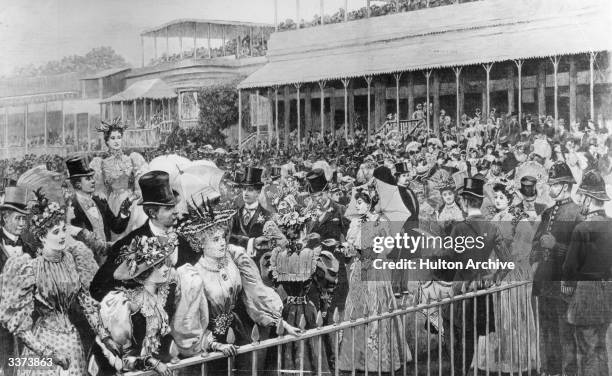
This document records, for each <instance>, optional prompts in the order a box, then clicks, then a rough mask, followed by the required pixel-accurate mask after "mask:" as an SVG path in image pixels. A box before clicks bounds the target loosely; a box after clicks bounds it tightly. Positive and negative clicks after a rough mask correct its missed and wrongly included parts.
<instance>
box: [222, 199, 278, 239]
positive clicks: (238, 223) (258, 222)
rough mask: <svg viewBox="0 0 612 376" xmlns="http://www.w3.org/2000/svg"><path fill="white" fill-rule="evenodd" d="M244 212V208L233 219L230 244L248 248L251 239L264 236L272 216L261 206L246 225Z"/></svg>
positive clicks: (258, 206)
mask: <svg viewBox="0 0 612 376" xmlns="http://www.w3.org/2000/svg"><path fill="white" fill-rule="evenodd" d="M244 210H245V209H244V206H242V207H241V208H240V210H238V211H237V212H236V214H235V215H234V217H233V218H232V221H231V226H230V240H229V243H230V244H234V245H237V246H240V247H243V248H247V245H248V243H249V239H251V238H257V237H259V236H262V235H263V228H264V225H265V224H266V222H267V221H269V220H270V218H271V216H272V214H271V213H270V212H269V211H268V210H266V209H264V208H263V207H262V206H261V205H257V209H255V212H254V213H253V216H252V217H251V218H250V219H249V223H244Z"/></svg>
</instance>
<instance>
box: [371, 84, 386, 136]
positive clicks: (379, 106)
mask: <svg viewBox="0 0 612 376" xmlns="http://www.w3.org/2000/svg"><path fill="white" fill-rule="evenodd" d="M386 100H387V88H386V86H385V85H383V83H382V82H380V81H377V82H375V83H374V121H375V124H374V128H376V126H381V125H382V124H383V123H384V122H385V120H386V117H387V113H386V111H387V109H386V107H387V106H386Z"/></svg>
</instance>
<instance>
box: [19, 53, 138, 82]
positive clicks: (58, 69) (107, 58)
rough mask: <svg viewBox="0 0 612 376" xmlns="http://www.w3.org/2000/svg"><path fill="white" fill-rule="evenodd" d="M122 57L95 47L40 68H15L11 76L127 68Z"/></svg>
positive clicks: (31, 65) (32, 66)
mask: <svg viewBox="0 0 612 376" xmlns="http://www.w3.org/2000/svg"><path fill="white" fill-rule="evenodd" d="M127 65H128V63H127V61H126V60H125V59H124V58H123V56H121V55H119V54H117V52H115V50H114V49H113V48H111V47H97V48H94V49H92V50H91V51H89V52H87V53H86V54H85V55H72V56H65V57H63V58H62V59H60V60H54V61H49V62H47V63H45V64H42V65H40V66H35V65H34V64H30V65H26V66H23V67H19V68H16V69H15V70H14V73H13V75H14V76H18V77H35V76H45V75H54V74H62V73H73V72H76V73H93V72H98V71H101V70H105V69H111V68H120V67H125V66H127Z"/></svg>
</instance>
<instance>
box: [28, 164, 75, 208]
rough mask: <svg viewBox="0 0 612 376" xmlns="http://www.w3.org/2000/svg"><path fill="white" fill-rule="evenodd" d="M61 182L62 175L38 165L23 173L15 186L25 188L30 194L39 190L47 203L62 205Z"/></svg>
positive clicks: (62, 192) (63, 198)
mask: <svg viewBox="0 0 612 376" xmlns="http://www.w3.org/2000/svg"><path fill="white" fill-rule="evenodd" d="M63 182H64V175H63V174H60V173H59V172H54V171H49V170H47V167H46V166H43V165H40V166H36V167H33V168H31V169H29V170H27V171H26V172H24V173H23V174H22V175H21V176H20V177H19V179H18V180H17V186H18V187H22V188H26V189H28V190H29V191H30V192H34V191H36V190H38V189H41V192H42V193H44V195H45V197H46V198H47V199H48V200H49V201H53V202H57V203H58V204H60V205H63V204H64V200H65V197H64V189H62V183H63Z"/></svg>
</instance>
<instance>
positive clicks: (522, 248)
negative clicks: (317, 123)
mask: <svg viewBox="0 0 612 376" xmlns="http://www.w3.org/2000/svg"><path fill="white" fill-rule="evenodd" d="M423 107H424V106H423V105H417V107H416V111H415V112H414V114H412V116H411V117H412V119H414V120H417V121H418V122H417V126H416V127H415V128H414V129H411V130H410V131H409V132H401V131H397V130H395V131H390V132H388V133H387V134H378V135H370V137H369V138H368V136H367V134H366V132H364V131H362V130H360V129H357V130H355V131H353V132H351V137H350V138H349V139H348V140H345V139H344V138H343V137H338V136H337V135H333V134H330V133H328V134H322V135H321V134H312V135H310V137H306V138H302V140H303V144H302V145H297V144H294V146H293V147H292V148H286V149H284V150H278V149H277V148H275V147H272V146H270V145H269V144H268V143H261V144H258V145H257V147H255V148H253V149H251V150H242V151H241V152H239V151H237V150H229V151H225V150H223V149H214V148H213V147H211V146H210V145H206V146H203V145H195V144H190V143H188V144H187V145H182V147H181V149H180V150H167V149H158V150H150V151H147V152H144V153H136V152H132V153H128V152H127V151H124V148H123V146H122V137H123V131H124V125H123V124H122V123H121V122H120V121H115V122H112V123H103V124H102V125H101V126H100V128H99V131H100V132H101V133H102V134H103V139H104V142H105V144H106V146H107V148H108V151H107V152H105V153H97V154H92V155H90V156H88V158H86V157H82V156H79V157H70V158H62V157H58V156H40V157H34V156H27V157H26V158H24V159H22V160H15V159H12V160H4V161H2V162H1V163H2V164H1V165H0V169H1V170H2V171H3V178H4V179H3V184H2V186H3V199H2V204H1V205H0V212H1V213H2V215H1V218H2V231H1V232H0V248H1V251H2V252H0V271H1V273H2V274H1V275H0V280H1V281H2V283H1V284H0V324H1V329H0V330H1V332H0V342H2V343H0V349H2V351H0V353H1V355H2V356H0V360H1V362H2V363H1V364H0V367H3V370H4V373H5V374H12V373H11V372H14V373H16V374H26V373H27V372H30V370H26V369H20V368H18V367H11V366H9V361H10V359H14V358H15V357H18V356H21V357H25V358H33V357H38V358H41V359H43V358H45V359H47V358H48V359H51V360H52V364H51V365H47V366H48V367H46V368H45V367H42V366H40V367H38V368H37V371H36V372H37V373H36V374H53V375H55V374H58V373H57V372H58V370H59V369H60V368H61V369H63V370H64V371H62V372H66V373H65V374H70V375H83V374H86V373H87V372H90V373H93V374H115V373H116V372H125V371H129V370H155V371H156V372H157V373H158V374H160V375H169V374H170V371H169V369H168V364H169V362H170V360H171V359H172V357H173V356H176V353H177V352H178V357H179V358H186V357H190V356H194V355H197V354H201V353H208V352H221V353H223V354H224V355H226V356H228V357H233V356H236V352H237V349H238V347H239V346H240V345H243V344H247V343H250V342H251V340H252V338H251V336H252V332H253V328H254V327H257V328H258V335H259V338H260V339H268V338H274V337H275V336H278V335H284V334H288V335H292V336H297V337H299V335H300V334H301V332H302V330H304V329H306V330H308V329H312V328H316V327H318V326H320V325H327V324H331V323H333V322H334V320H338V319H339V320H340V321H342V320H351V319H355V318H359V317H371V316H375V315H376V314H377V313H378V312H380V310H381V307H383V309H394V308H397V307H398V303H399V302H401V301H405V300H406V299H408V300H410V302H411V303H415V304H416V303H424V302H428V301H430V300H431V299H443V298H445V297H450V296H454V295H459V294H461V293H463V292H465V291H466V290H471V289H487V288H489V287H490V286H491V285H492V284H493V283H502V284H508V283H511V282H516V281H525V282H529V281H532V283H530V284H528V285H527V286H526V287H525V288H521V289H519V290H516V291H513V292H511V291H510V290H507V291H504V292H502V293H501V295H500V296H499V298H498V299H484V298H485V297H484V296H483V297H482V298H483V299H482V300H481V298H478V299H474V300H472V299H468V300H467V301H466V304H464V305H463V311H462V309H461V308H462V307H461V306H462V305H461V304H455V305H454V310H453V309H452V307H451V306H449V305H446V306H444V309H443V310H442V315H441V317H438V316H437V315H435V314H434V312H432V311H433V310H431V311H428V310H425V311H424V313H425V315H426V318H427V320H428V321H427V323H428V324H427V327H428V328H431V329H432V330H434V331H436V332H440V333H442V337H443V338H444V345H445V347H446V348H448V349H452V351H447V352H446V353H445V355H444V356H446V357H450V354H453V356H454V359H453V361H454V362H453V364H454V367H455V368H454V369H455V373H456V374H460V375H461V374H467V373H468V371H469V370H470V368H471V367H473V368H475V369H479V370H482V371H490V372H503V373H512V372H518V371H521V372H527V371H530V370H531V369H536V368H537V367H538V364H537V362H538V361H540V363H541V364H540V365H539V367H540V368H541V370H542V372H543V374H547V375H556V374H561V373H564V374H568V375H572V374H577V373H578V372H582V373H581V374H584V375H604V374H608V363H607V362H608V359H607V357H608V353H609V352H610V351H612V343H607V342H606V333H607V330H608V328H609V323H610V321H612V287H611V286H612V285H611V284H610V281H611V280H612V254H610V251H609V250H610V246H611V245H612V227H611V226H610V223H611V220H610V218H609V217H608V213H610V209H612V208H610V207H609V206H608V203H609V202H610V197H609V194H612V180H611V179H612V173H611V172H612V150H611V149H612V148H610V145H611V141H610V138H609V137H608V133H607V130H606V129H605V127H600V126H598V125H597V124H596V123H594V122H593V121H588V122H586V123H585V124H583V125H582V126H581V125H580V124H571V125H570V126H569V127H566V126H565V125H564V124H563V123H561V122H559V123H560V124H554V121H551V119H549V118H547V117H538V118H535V117H529V116H526V117H525V118H524V119H521V121H519V119H518V117H517V115H516V114H508V115H506V116H500V115H498V114H497V112H496V111H495V110H493V111H492V112H491V113H490V114H489V115H488V116H485V115H483V114H482V113H481V112H480V111H479V110H478V109H476V110H475V111H474V115H473V116H472V117H471V118H469V117H468V116H464V117H463V118H462V119H461V125H460V126H459V127H457V126H456V124H455V122H453V121H452V119H450V117H448V115H446V113H445V112H441V113H440V114H439V116H440V118H439V122H438V123H439V124H440V130H439V134H436V135H434V134H432V133H431V132H429V131H428V129H427V127H426V126H425V123H426V117H427V113H430V114H432V111H431V109H430V110H429V111H424V110H423ZM431 116H433V114H432V115H430V120H431ZM160 160H167V162H166V163H165V164H164V166H166V168H161V167H159V166H161V165H160V164H159V161H160ZM181 163H184V164H181ZM41 165H42V166H41ZM189 174H192V175H189ZM185 176H189V177H188V178H185ZM198 184H200V185H198ZM398 233H399V234H403V233H408V234H410V235H411V236H442V237H444V236H450V237H452V238H456V237H466V236H472V237H474V238H477V237H479V236H481V237H483V239H484V240H483V242H484V247H483V250H482V251H481V252H472V253H470V252H456V250H454V249H452V248H448V247H446V248H445V247H444V246H441V247H438V248H435V247H433V248H432V249H428V248H427V247H426V248H425V249H423V250H422V251H420V252H418V253H416V254H410V253H409V252H404V251H402V250H401V249H400V248H394V247H391V248H385V249H384V250H382V251H380V250H376V247H375V239H377V238H380V237H384V236H393V235H394V234H398ZM434 248H435V249H434ZM416 257H419V258H427V259H431V260H446V261H467V260H468V259H471V260H474V261H487V260H498V261H503V262H510V261H511V262H513V263H514V265H515V268H514V269H512V270H505V269H495V270H491V271H489V270H450V269H448V270H429V271H421V272H422V273H416V272H413V271H410V270H379V269H377V268H375V267H373V265H375V262H376V260H381V259H382V260H391V261H396V260H403V259H410V258H416ZM532 297H533V298H534V299H532ZM536 297H537V302H538V305H537V307H536V306H535V301H536V300H535V298H536ZM517 302H518V303H517ZM466 307H467V311H466ZM536 308H537V309H536ZM487 315H489V316H488V317H487ZM536 315H537V317H536ZM453 317H454V320H453ZM461 317H464V320H462V319H461ZM466 317H467V320H466V319H465V318H466ZM472 317H478V318H479V320H478V324H477V325H476V324H475V325H472V320H471V319H472ZM485 322H489V326H488V327H487V326H486V325H485V324H484V323H485ZM536 322H538V323H539V333H538V330H536ZM366 329H367V330H366V331H363V330H358V331H346V330H345V331H344V332H343V334H342V336H341V337H340V338H341V341H340V343H339V346H338V347H337V348H336V347H335V346H333V341H332V339H331V338H328V337H324V338H323V341H322V348H321V349H319V347H318V344H317V341H316V340H314V339H312V340H307V341H306V343H305V344H304V349H302V348H301V345H300V344H299V342H291V343H288V344H285V345H282V346H283V351H281V352H280V354H281V356H282V358H281V359H276V358H274V356H276V351H267V352H266V351H259V352H258V353H257V355H256V358H257V359H256V362H257V367H258V368H260V369H262V370H268V371H274V372H276V371H278V369H277V366H278V365H280V367H281V369H282V370H285V371H291V370H293V371H296V370H299V369H300V367H302V368H303V369H304V370H306V371H312V372H316V371H317V370H318V367H319V364H321V365H322V366H321V367H322V369H323V372H324V373H329V372H331V371H333V370H334V369H335V368H336V367H338V368H339V369H340V370H341V371H343V372H350V371H352V370H353V369H356V370H359V371H368V372H375V371H378V370H379V368H380V371H382V372H394V371H397V370H399V369H400V368H401V367H406V365H407V364H408V365H409V364H410V363H411V362H413V356H412V354H414V353H415V352H417V351H419V350H420V349H416V348H414V347H413V344H414V338H408V336H409V335H410V334H409V333H410V331H408V330H406V328H404V327H403V323H402V320H401V319H399V316H398V317H397V319H396V320H394V321H393V324H392V325H383V324H379V323H376V325H374V324H372V325H369V326H367V327H366ZM449 334H450V335H449ZM453 334H454V335H453ZM538 334H539V335H540V337H539V338H538V337H537V336H538ZM476 337H477V338H478V341H472V340H471V338H476ZM465 338H468V339H469V340H467V341H466V340H465ZM509 338H514V340H510V341H509V340H508V339H509ZM462 339H463V340H462ZM353 344H355V345H354V346H353ZM379 344H380V346H381V347H379ZM537 344H540V351H538V350H537V349H536V346H537ZM171 348H175V349H177V350H170V349H171ZM525 349H530V350H531V351H525ZM404 350H405V351H404ZM173 351H174V355H172V354H171V353H172V352H173ZM538 353H539V355H540V356H537V355H536V354H538ZM319 354H321V356H322V357H323V358H322V359H319ZM486 354H489V356H486ZM473 359H475V360H474V361H473ZM485 359H486V361H485ZM252 361H253V357H251V356H250V355H249V356H243V355H238V356H237V357H236V359H235V362H234V363H232V364H233V365H234V367H235V369H236V370H237V371H243V372H244V373H249V372H250V370H251V367H252V364H251V362H252ZM226 365H227V362H226V361H225V360H224V359H221V360H219V361H212V362H208V363H207V366H208V370H209V372H210V373H211V374H215V372H217V373H219V374H220V373H223V374H225V373H227V371H226V368H225V367H226ZM199 370H200V369H199V368H197V371H196V370H190V369H184V370H182V371H181V372H183V374H190V372H192V371H193V372H196V373H198V372H199Z"/></svg>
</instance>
